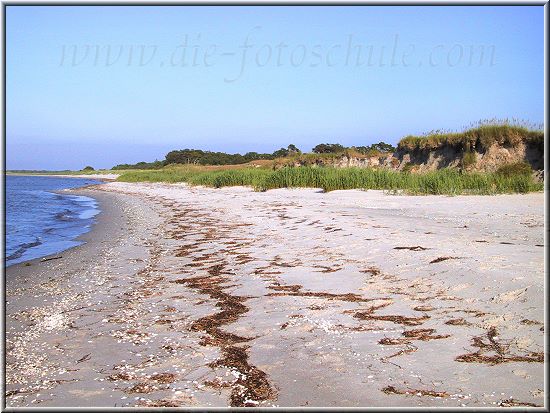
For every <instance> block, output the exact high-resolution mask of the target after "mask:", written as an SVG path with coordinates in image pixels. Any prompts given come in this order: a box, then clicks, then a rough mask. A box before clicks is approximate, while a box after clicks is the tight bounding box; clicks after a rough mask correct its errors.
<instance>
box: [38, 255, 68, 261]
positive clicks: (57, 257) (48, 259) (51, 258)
mask: <svg viewBox="0 0 550 413" xmlns="http://www.w3.org/2000/svg"><path fill="white" fill-rule="evenodd" d="M59 258H63V257H62V256H61V255H58V256H56V257H48V258H42V259H41V260H40V261H42V262H44V261H51V260H58V259H59Z"/></svg>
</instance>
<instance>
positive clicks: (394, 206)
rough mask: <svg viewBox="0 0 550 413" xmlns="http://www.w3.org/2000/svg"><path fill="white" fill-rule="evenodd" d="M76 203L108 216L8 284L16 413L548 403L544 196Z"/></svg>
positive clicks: (140, 198)
mask: <svg viewBox="0 0 550 413" xmlns="http://www.w3.org/2000/svg"><path fill="white" fill-rule="evenodd" d="M73 192H75V193H82V194H83V195H86V192H88V193H90V194H91V193H93V197H94V198H95V199H98V197H103V198H102V199H103V200H102V201H101V202H100V201H99V199H98V202H100V205H101V203H103V204H104V206H105V207H106V210H105V211H104V209H103V208H101V209H102V213H101V214H99V215H98V216H97V221H98V222H97V223H96V224H95V225H94V227H93V228H92V230H91V231H90V232H88V233H86V234H84V236H85V237H86V236H87V237H89V239H88V241H89V242H86V243H85V244H83V245H81V246H77V247H74V248H73V249H71V250H66V251H64V253H65V254H64V258H63V259H60V260H53V261H48V262H43V263H38V265H34V264H33V265H31V266H27V267H23V266H22V267H21V269H20V273H21V277H22V278H27V279H29V280H30V281H28V282H27V283H31V284H32V283H33V282H35V283H36V285H33V286H30V285H28V286H27V285H25V286H21V285H17V283H15V282H12V284H11V285H9V286H8V289H7V293H6V297H7V299H8V301H9V304H8V311H7V338H8V342H7V345H8V349H7V356H8V363H7V369H8V370H7V371H8V388H7V390H8V392H12V394H10V395H9V397H8V398H7V402H8V405H9V406H10V407H12V406H13V407H15V406H31V405H35V404H38V405H40V406H44V407H48V406H121V405H127V406H144V407H154V406H165V407H174V406H242V405H246V406H289V407H290V406H295V407H296V406H323V407H331V406H333V407H336V406H378V407H382V406H400V407H407V406H410V407H422V406H433V407H459V406H461V405H465V406H468V407H483V406H486V407H496V406H498V405H509V406H528V405H538V406H541V405H542V404H543V403H544V399H543V396H544V391H543V389H544V387H543V386H544V384H543V371H544V366H543V363H542V362H540V357H541V356H540V354H541V351H542V345H543V338H544V333H543V331H542V330H541V329H543V328H544V326H543V322H544V315H543V306H544V298H543V290H542V289H543V285H544V274H543V272H544V267H543V264H544V259H543V251H544V248H541V247H542V244H543V243H544V232H543V228H544V214H543V204H544V202H543V201H544V194H529V195H495V196H492V197H486V196H471V195H470V196H456V197H452V198H449V197H439V196H432V197H392V196H388V195H383V194H382V193H381V191H368V192H363V191H353V190H346V191H336V192H331V193H328V194H319V193H317V192H316V191H314V190H304V189H293V190H281V189H277V190H271V191H269V192H267V193H258V192H253V191H251V190H249V189H246V188H222V189H208V188H197V187H188V186H186V185H180V184H143V183H140V184H126V183H119V182H116V183H107V184H102V185H98V186H97V187H95V188H88V189H84V190H82V189H78V190H75V191H73ZM83 192H84V193H83ZM495 197H499V199H498V200H497V199H495ZM474 206H475V208H476V209H473V207H474ZM19 265H21V264H16V265H14V266H11V267H8V269H7V271H6V279H7V280H8V277H10V275H8V273H10V272H12V273H13V272H14V271H12V268H14V267H15V266H19ZM11 278H13V277H11ZM497 280H498V281H497ZM12 281H13V280H12ZM495 281H497V282H495ZM476 340H477V341H476ZM90 341H91V342H90ZM472 343H474V345H473V344H472ZM475 343H478V344H479V343H483V346H484V347H479V346H476V345H475ZM10 347H11V348H10ZM98 349H103V350H104V351H100V350H98ZM495 349H497V350H498V351H497V352H496V353H495V352H494V350H495ZM10 357H11V358H10ZM41 357H42V358H41ZM44 357H45V358H44ZM491 357H492V358H491ZM495 357H496V358H495ZM488 360H492V361H491V362H488ZM37 366H40V373H41V374H42V373H43V374H44V375H43V376H41V375H38V370H37V369H36V368H37ZM75 380H77V381H75ZM33 386H35V387H33ZM22 389H23V390H24V391H21V390H22ZM27 391H28V392H27ZM14 392H15V393H14ZM501 393H503V394H501ZM33 400H34V402H33Z"/></svg>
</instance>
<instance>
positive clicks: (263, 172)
mask: <svg viewBox="0 0 550 413" xmlns="http://www.w3.org/2000/svg"><path fill="white" fill-rule="evenodd" d="M118 180H119V181H123V182H186V183H188V184H189V185H203V186H208V187H214V188H220V187H224V186H251V187H253V188H254V189H255V190H256V191H266V190H269V189H276V188H322V189H323V190H325V191H327V192H328V191H334V190H339V189H382V190H390V191H404V192H406V193H408V194H418V195H421V194H439V195H458V194H480V195H491V194H500V193H527V192H532V191H541V190H543V183H541V182H535V181H534V180H533V178H532V177H531V176H530V175H527V174H501V173H480V172H461V171H458V170H455V169H440V170H437V171H432V172H425V173H403V172H398V171H394V170H388V169H365V168H330V167H325V168H318V167H299V168H281V169H277V170H269V169H260V168H241V169H230V170H203V169H201V168H172V169H170V168H165V169H162V170H151V171H129V172H125V173H123V174H122V175H121V176H120V177H119V178H118Z"/></svg>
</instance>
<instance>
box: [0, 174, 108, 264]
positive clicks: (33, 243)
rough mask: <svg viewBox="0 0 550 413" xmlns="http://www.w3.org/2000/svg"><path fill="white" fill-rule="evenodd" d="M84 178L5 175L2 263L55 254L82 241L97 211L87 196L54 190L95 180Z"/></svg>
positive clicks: (80, 185) (75, 186)
mask: <svg viewBox="0 0 550 413" xmlns="http://www.w3.org/2000/svg"><path fill="white" fill-rule="evenodd" d="M99 183H101V182H100V181H96V180H93V179H85V178H59V177H53V176H16V175H8V176H6V198H5V199H6V204H5V205H6V232H5V237H6V239H5V241H6V244H5V245H6V255H5V265H6V266H9V265H12V264H16V263H19V262H23V261H28V260H32V259H35V258H40V257H44V256H47V255H51V254H56V253H59V252H61V251H64V250H66V249H68V248H71V247H74V246H77V245H80V244H82V241H78V240H77V239H76V238H78V237H79V236H80V235H82V234H84V233H86V232H88V231H89V230H90V228H91V226H92V224H93V222H94V217H95V216H96V215H97V214H98V213H99V208H98V205H97V202H96V201H95V200H94V199H93V198H90V197H87V196H80V195H74V194H73V195H71V194H60V193H56V192H55V191H59V190H61V189H66V188H78V187H82V186H85V185H91V184H99Z"/></svg>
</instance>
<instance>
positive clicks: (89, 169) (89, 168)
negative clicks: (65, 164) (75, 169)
mask: <svg viewBox="0 0 550 413" xmlns="http://www.w3.org/2000/svg"><path fill="white" fill-rule="evenodd" d="M82 170H83V171H95V169H94V168H92V167H91V166H86V167H84V169H82Z"/></svg>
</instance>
